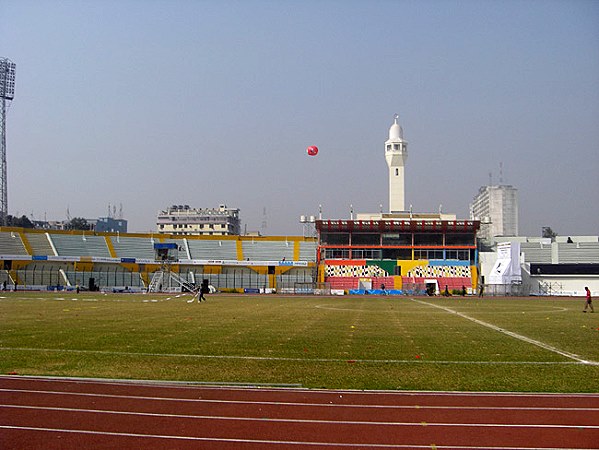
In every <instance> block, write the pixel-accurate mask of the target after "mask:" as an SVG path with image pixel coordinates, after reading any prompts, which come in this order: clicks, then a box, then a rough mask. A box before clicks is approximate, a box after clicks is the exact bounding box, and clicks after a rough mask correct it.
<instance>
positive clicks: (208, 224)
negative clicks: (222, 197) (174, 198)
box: [156, 205, 241, 236]
mask: <svg viewBox="0 0 599 450" xmlns="http://www.w3.org/2000/svg"><path fill="white" fill-rule="evenodd" d="M156 227H157V231H158V233H161V234H172V235H196V236H198V235H208V236H227V235H239V234H241V221H240V219H239V209H238V208H228V207H227V205H220V206H219V207H218V208H205V209H203V208H200V209H198V208H190V207H189V205H173V206H171V207H170V208H167V209H165V210H163V211H160V212H159V213H158V219H157V221H156Z"/></svg>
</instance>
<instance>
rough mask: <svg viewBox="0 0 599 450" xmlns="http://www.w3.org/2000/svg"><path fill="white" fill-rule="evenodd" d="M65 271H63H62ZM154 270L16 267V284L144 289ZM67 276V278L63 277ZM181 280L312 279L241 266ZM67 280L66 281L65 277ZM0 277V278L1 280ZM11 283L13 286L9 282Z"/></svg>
mask: <svg viewBox="0 0 599 450" xmlns="http://www.w3.org/2000/svg"><path fill="white" fill-rule="evenodd" d="M63 273H64V275H63ZM154 273H155V272H129V271H123V270H118V269H112V268H107V270H94V271H73V270H68V269H65V268H63V267H57V266H53V267H48V266H39V267H33V268H27V269H20V270H17V271H16V274H17V279H18V280H19V283H18V284H19V288H24V289H27V288H35V289H45V288H48V289H51V290H52V289H62V288H64V287H65V286H67V285H68V284H69V283H70V286H71V287H73V288H74V287H75V286H79V287H80V288H83V289H85V288H87V287H89V285H90V281H91V279H92V278H93V282H94V285H95V286H98V287H99V288H100V289H102V290H113V289H119V290H121V289H123V288H137V290H140V289H141V290H145V289H147V287H148V286H147V285H146V283H145V282H144V281H143V280H144V279H145V280H152V278H153V275H154ZM65 276H66V280H65ZM177 276H178V277H179V278H180V279H181V281H182V282H183V283H187V284H189V285H199V283H201V281H202V280H205V279H206V280H208V283H209V284H210V285H212V286H214V287H215V288H216V289H217V290H243V289H263V288H277V289H281V288H289V287H293V286H294V284H295V283H298V282H301V283H311V282H313V281H314V277H313V273H312V272H311V271H299V272H291V273H288V274H282V275H272V274H268V275H267V274H259V273H256V272H253V271H248V270H244V269H241V268H240V269H239V270H231V271H228V272H227V273H211V272H203V271H202V270H197V271H185V272H179V273H177ZM67 280H68V281H67ZM1 281H2V280H1V278H0V282H1ZM6 281H7V284H8V286H7V288H9V289H12V288H13V286H14V282H12V280H11V279H8V278H6ZM11 284H12V285H13V286H11Z"/></svg>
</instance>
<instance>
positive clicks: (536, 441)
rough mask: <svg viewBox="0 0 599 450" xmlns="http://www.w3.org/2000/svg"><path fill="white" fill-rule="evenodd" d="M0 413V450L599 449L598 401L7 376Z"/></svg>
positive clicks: (0, 389) (1, 383)
mask: <svg viewBox="0 0 599 450" xmlns="http://www.w3.org/2000/svg"><path fill="white" fill-rule="evenodd" d="M0 405H1V406H0V427H2V428H1V430H2V432H1V433H0V447H2V448H41V447H38V444H37V443H40V444H41V443H42V442H43V444H44V445H43V448H67V447H66V446H64V447H63V445H64V444H66V443H67V442H68V443H69V444H68V445H72V444H73V443H74V442H80V441H83V442H86V445H85V446H86V448H106V447H108V446H111V445H112V444H111V443H113V442H119V439H122V441H121V444H119V445H120V446H129V443H131V442H135V444H133V446H136V447H140V446H145V447H149V448H173V447H177V448H182V446H186V445H190V446H195V448H197V447H198V446H200V447H201V448H212V446H213V445H216V444H218V445H217V446H216V447H214V448H227V447H229V446H231V448H264V447H265V446H268V447H273V448H274V447H276V448H321V447H322V448H337V447H338V448H351V447H355V448H358V447H359V448H368V447H372V448H406V447H405V446H408V447H412V448H419V447H420V448H435V447H436V448H465V447H470V448H493V447H496V448H499V447H501V448H527V447H528V448H596V443H597V442H599V395H594V394H589V395H585V394H569V395H552V394H492V393H485V394H468V393H456V394H451V393H418V392H358V391H318V390H317V391H312V390H309V391H308V390H300V389H265V388H261V389H251V388H222V387H216V388H215V387H207V386H200V387H197V386H186V385H166V384H156V383H124V382H117V381H115V382H92V381H81V380H78V381H74V380H70V381H68V380H55V379H44V378H39V379H38V378H24V377H0ZM24 436H25V437H24ZM24 443H27V445H23V446H19V445H21V444H24ZM199 443H200V444H199ZM402 446H403V447H402ZM444 446H445V447H444Z"/></svg>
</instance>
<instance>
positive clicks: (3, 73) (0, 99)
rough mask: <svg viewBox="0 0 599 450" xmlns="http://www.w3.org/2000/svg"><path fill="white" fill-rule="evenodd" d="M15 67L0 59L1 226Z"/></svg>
mask: <svg viewBox="0 0 599 450" xmlns="http://www.w3.org/2000/svg"><path fill="white" fill-rule="evenodd" d="M15 68H16V65H15V63H13V62H12V61H11V60H9V59H7V58H1V57H0V159H1V160H0V190H1V191H2V192H0V215H1V217H0V220H1V221H2V224H3V225H6V224H7V219H8V183H7V180H6V111H7V106H8V104H9V103H10V102H11V101H12V99H13V98H14V96H15Z"/></svg>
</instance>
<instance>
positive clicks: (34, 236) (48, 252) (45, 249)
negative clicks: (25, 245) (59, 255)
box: [26, 233, 56, 256]
mask: <svg viewBox="0 0 599 450" xmlns="http://www.w3.org/2000/svg"><path fill="white" fill-rule="evenodd" d="M26 237H27V241H28V242H29V245H30V246H31V250H32V252H33V254H34V255H37V256H56V255H54V250H52V246H51V245H50V241H48V235H47V234H46V233H27V235H26Z"/></svg>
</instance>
